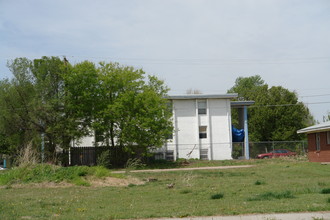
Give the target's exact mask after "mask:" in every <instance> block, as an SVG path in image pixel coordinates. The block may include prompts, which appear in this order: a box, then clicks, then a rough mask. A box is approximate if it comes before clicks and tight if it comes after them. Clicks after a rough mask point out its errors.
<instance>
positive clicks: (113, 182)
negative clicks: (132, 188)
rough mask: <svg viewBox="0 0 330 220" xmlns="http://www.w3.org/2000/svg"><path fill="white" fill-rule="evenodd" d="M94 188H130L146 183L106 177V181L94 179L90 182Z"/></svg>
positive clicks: (137, 180) (131, 179) (133, 179)
mask: <svg viewBox="0 0 330 220" xmlns="http://www.w3.org/2000/svg"><path fill="white" fill-rule="evenodd" d="M88 182H89V183H90V184H91V186H92V187H104V186H128V185H129V184H134V185H142V184H144V183H145V182H143V181H141V180H139V179H137V178H133V177H128V178H125V179H121V178H115V177H106V178H104V179H92V180H89V181H88Z"/></svg>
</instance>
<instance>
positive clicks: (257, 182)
mask: <svg viewBox="0 0 330 220" xmlns="http://www.w3.org/2000/svg"><path fill="white" fill-rule="evenodd" d="M263 184H265V182H264V181H260V180H257V181H255V182H254V185H257V186H258V185H263Z"/></svg>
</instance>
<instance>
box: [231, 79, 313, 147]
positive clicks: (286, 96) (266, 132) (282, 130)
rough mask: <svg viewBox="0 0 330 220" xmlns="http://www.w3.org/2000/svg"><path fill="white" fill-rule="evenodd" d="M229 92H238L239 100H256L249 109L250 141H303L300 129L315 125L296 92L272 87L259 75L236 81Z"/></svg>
mask: <svg viewBox="0 0 330 220" xmlns="http://www.w3.org/2000/svg"><path fill="white" fill-rule="evenodd" d="M228 92H235V93H238V94H239V97H238V100H253V101H255V104H254V105H253V106H251V107H250V108H249V110H248V111H249V136H250V140H251V141H292V140H300V139H302V138H303V137H302V136H299V135H298V134H297V130H299V129H301V128H303V127H306V126H307V125H309V124H310V123H312V120H313V118H312V116H311V115H310V113H309V110H308V108H307V107H306V106H305V105H304V104H303V103H302V102H299V101H298V97H297V95H296V93H295V92H291V91H289V90H288V89H285V88H283V87H281V86H273V87H270V88H269V86H268V85H267V84H266V83H265V82H264V80H263V79H262V78H261V77H260V76H259V75H255V76H251V77H239V78H237V79H236V81H235V85H234V86H233V87H232V88H231V89H229V90H228ZM234 114H235V113H234Z"/></svg>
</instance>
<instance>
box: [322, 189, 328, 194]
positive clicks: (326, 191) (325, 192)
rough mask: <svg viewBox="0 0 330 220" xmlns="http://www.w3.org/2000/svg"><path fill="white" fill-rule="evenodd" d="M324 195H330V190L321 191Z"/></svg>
mask: <svg viewBox="0 0 330 220" xmlns="http://www.w3.org/2000/svg"><path fill="white" fill-rule="evenodd" d="M321 193H322V194H330V188H325V189H322V190H321Z"/></svg>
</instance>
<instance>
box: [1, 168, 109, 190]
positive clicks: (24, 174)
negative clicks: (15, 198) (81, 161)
mask: <svg viewBox="0 0 330 220" xmlns="http://www.w3.org/2000/svg"><path fill="white" fill-rule="evenodd" d="M87 176H94V177H97V178H102V177H105V176H110V172H109V170H107V169H106V168H104V167H86V166H79V167H59V166H55V165H51V164H36V165H33V166H32V165H30V166H27V165H25V166H23V167H15V168H13V169H11V170H8V171H6V172H4V173H1V175H0V185H11V184H15V183H41V182H55V183H59V182H68V183H72V184H75V185H78V186H89V185H90V184H89V183H88V182H87V180H86V179H85V177H87Z"/></svg>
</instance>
